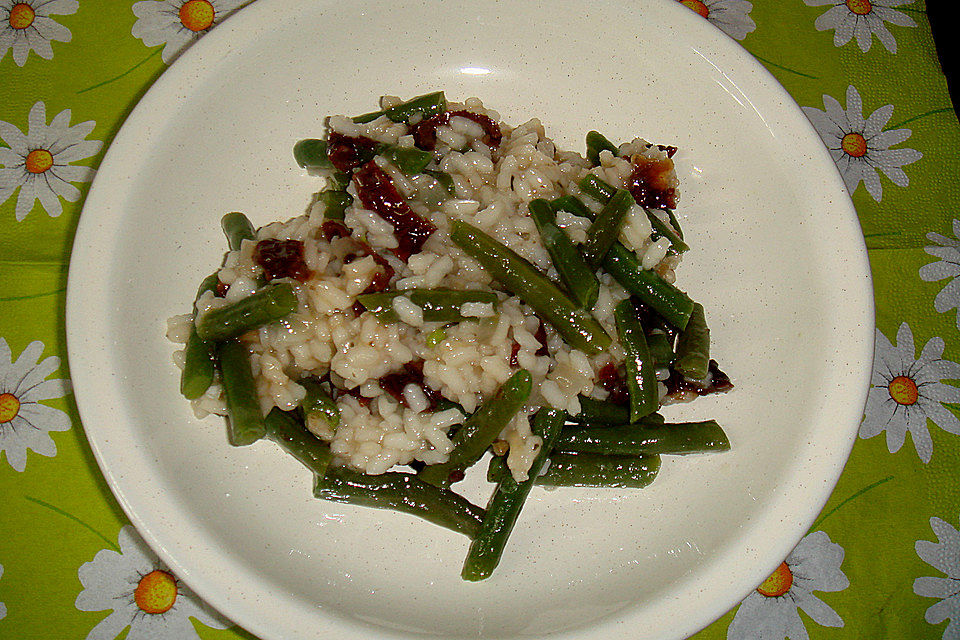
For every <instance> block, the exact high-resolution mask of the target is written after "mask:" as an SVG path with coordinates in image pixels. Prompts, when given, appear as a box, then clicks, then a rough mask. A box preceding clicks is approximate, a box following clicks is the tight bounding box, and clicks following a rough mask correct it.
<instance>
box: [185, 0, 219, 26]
mask: <svg viewBox="0 0 960 640" xmlns="http://www.w3.org/2000/svg"><path fill="white" fill-rule="evenodd" d="M214 15H215V11H214V10H213V5H212V4H210V2H209V0H187V1H186V2H184V3H183V4H182V5H181V6H180V22H181V23H182V24H183V26H185V27H186V28H187V29H190V31H203V30H204V29H209V28H210V26H211V25H213V18H214Z"/></svg>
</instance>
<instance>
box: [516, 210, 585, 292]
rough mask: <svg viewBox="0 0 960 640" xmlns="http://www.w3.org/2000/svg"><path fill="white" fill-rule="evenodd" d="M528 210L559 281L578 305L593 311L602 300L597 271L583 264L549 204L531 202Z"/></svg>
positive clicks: (581, 258)
mask: <svg viewBox="0 0 960 640" xmlns="http://www.w3.org/2000/svg"><path fill="white" fill-rule="evenodd" d="M529 208H530V217H531V218H533V222H534V224H536V225H537V231H539V232H540V240H541V242H542V243H543V246H544V248H546V250H547V253H549V254H550V259H551V260H553V266H554V267H556V269H557V273H559V274H560V281H561V282H563V284H564V286H565V287H566V288H567V291H568V292H569V293H570V295H571V296H573V299H574V300H576V301H577V304H579V305H580V306H581V307H583V308H584V309H587V310H590V309H593V306H594V305H595V304H596V303H597V298H598V297H599V296H600V281H599V280H597V274H596V273H595V271H594V269H591V268H590V267H589V266H588V265H587V263H586V262H584V260H583V257H582V256H581V255H580V252H579V251H577V248H576V247H575V246H574V244H573V241H572V240H570V236H568V235H567V233H566V232H565V231H564V230H563V229H561V228H560V227H558V226H557V224H556V222H555V221H554V217H555V214H554V212H553V209H552V208H551V207H550V203H549V202H547V201H546V200H544V199H542V198H537V199H536V200H532V201H531V202H530V205H529Z"/></svg>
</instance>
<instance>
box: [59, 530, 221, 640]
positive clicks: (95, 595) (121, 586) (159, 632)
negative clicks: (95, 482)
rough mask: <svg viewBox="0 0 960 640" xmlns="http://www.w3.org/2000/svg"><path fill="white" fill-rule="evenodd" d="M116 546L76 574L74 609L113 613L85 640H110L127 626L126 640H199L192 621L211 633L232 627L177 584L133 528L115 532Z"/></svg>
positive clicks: (177, 581)
mask: <svg viewBox="0 0 960 640" xmlns="http://www.w3.org/2000/svg"><path fill="white" fill-rule="evenodd" d="M118 542H119V543H120V552H119V553H117V552H116V551H113V550H112V549H102V550H100V551H98V552H97V555H96V556H94V558H93V560H92V561H91V562H87V563H85V564H83V566H81V567H80V569H79V571H78V572H77V575H78V576H79V578H80V583H81V584H83V591H81V592H80V594H79V595H78V596H77V601H76V607H77V609H79V610H81V611H104V610H107V609H111V610H112V613H111V614H110V615H108V616H107V617H106V618H104V619H103V620H101V621H100V622H99V623H98V624H97V626H95V627H94V628H93V629H91V630H90V633H88V634H87V640H113V639H114V638H116V637H117V635H118V634H119V633H120V631H122V630H123V629H124V627H126V626H127V625H129V626H130V631H129V633H128V634H127V639H128V640H144V639H147V638H149V639H150V640H165V639H169V640H184V639H185V638H199V636H198V635H197V632H196V630H195V629H194V628H193V624H192V623H191V622H190V618H191V617H193V618H196V619H197V620H199V621H200V622H202V623H203V624H205V625H207V626H208V627H213V628H214V629H226V628H228V627H230V626H232V625H231V624H230V622H229V621H227V620H226V619H225V618H223V617H222V616H221V615H220V614H219V613H217V612H216V611H214V610H213V609H211V608H210V606H209V605H207V604H206V603H204V602H203V601H202V600H200V599H199V598H198V597H197V596H196V595H195V594H194V593H193V592H192V591H191V590H190V588H189V587H187V585H185V584H183V583H182V582H181V581H180V580H179V579H177V577H176V576H174V575H173V574H172V573H171V572H170V570H169V569H168V568H167V567H166V565H164V564H163V563H162V562H161V561H160V560H159V558H157V556H156V554H154V553H153V551H151V550H150V548H149V547H148V546H147V544H146V543H145V542H144V541H143V538H141V537H140V535H139V534H138V533H137V532H136V530H135V529H134V528H133V527H132V526H130V525H125V526H124V527H123V528H122V529H120V535H119V536H118Z"/></svg>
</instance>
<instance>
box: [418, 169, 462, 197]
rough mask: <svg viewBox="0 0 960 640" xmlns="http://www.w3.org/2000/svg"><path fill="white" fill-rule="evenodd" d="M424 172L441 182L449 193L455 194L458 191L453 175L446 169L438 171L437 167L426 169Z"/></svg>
mask: <svg viewBox="0 0 960 640" xmlns="http://www.w3.org/2000/svg"><path fill="white" fill-rule="evenodd" d="M424 173H425V174H427V175H428V176H431V177H432V178H433V179H434V180H436V181H437V182H439V183H440V186H441V187H443V188H444V189H445V190H446V192H447V195H451V196H452V195H454V194H455V193H456V187H455V186H454V183H453V176H451V175H450V174H449V173H447V172H446V171H437V170H435V169H426V170H424Z"/></svg>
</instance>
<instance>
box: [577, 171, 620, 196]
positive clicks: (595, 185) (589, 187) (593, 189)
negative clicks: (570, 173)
mask: <svg viewBox="0 0 960 640" xmlns="http://www.w3.org/2000/svg"><path fill="white" fill-rule="evenodd" d="M577 186H578V187H580V190H581V191H583V192H584V193H585V194H587V195H588V196H590V197H591V198H593V199H594V200H596V201H597V202H599V203H600V204H606V203H607V200H609V199H610V198H612V197H613V196H614V195H615V194H616V193H617V189H616V187H614V186H613V185H611V184H610V183H609V182H606V181H604V180H603V179H601V178H598V177H597V176H595V175H593V174H592V173H588V174H587V175H585V176H583V177H582V178H580V181H579V182H578V183H577Z"/></svg>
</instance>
